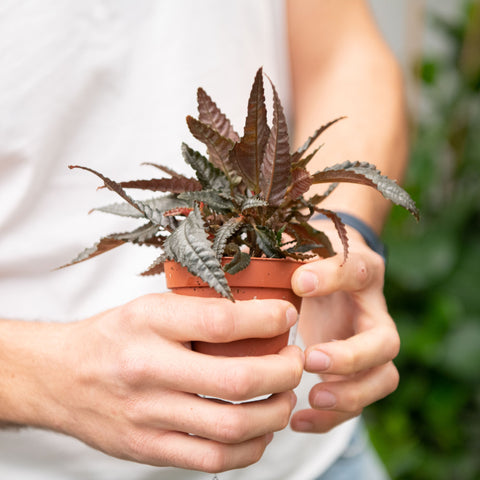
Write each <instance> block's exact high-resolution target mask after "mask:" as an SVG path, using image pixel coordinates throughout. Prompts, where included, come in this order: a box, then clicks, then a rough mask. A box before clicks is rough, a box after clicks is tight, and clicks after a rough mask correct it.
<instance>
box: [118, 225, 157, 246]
mask: <svg viewBox="0 0 480 480" xmlns="http://www.w3.org/2000/svg"><path fill="white" fill-rule="evenodd" d="M158 231H159V226H158V225H155V224H153V223H150V222H149V223H147V224H145V225H142V226H140V227H138V228H136V229H135V230H133V231H131V232H124V233H113V234H112V235H110V237H111V238H112V239H117V240H122V241H123V242H130V243H137V244H146V243H148V244H152V243H155V244H157V243H159V242H157V241H155V242H151V241H150V240H151V239H156V234H157V232H158ZM158 240H160V239H158ZM160 243H163V241H162V242H160Z"/></svg>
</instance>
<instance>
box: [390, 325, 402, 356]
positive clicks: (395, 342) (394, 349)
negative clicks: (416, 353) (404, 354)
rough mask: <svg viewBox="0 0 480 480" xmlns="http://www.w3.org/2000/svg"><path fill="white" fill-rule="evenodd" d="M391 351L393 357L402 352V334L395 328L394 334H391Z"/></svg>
mask: <svg viewBox="0 0 480 480" xmlns="http://www.w3.org/2000/svg"><path fill="white" fill-rule="evenodd" d="M390 342H391V345H390V351H391V354H392V358H396V357H397V355H398V354H399V353H400V344H401V340H400V335H399V333H398V330H397V329H396V328H395V330H394V333H393V335H391V336H390Z"/></svg>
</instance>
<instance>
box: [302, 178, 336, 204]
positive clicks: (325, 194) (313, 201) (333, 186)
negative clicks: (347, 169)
mask: <svg viewBox="0 0 480 480" xmlns="http://www.w3.org/2000/svg"><path fill="white" fill-rule="evenodd" d="M337 187H338V183H332V184H331V185H329V186H328V188H327V189H326V190H325V192H323V193H322V194H321V195H318V194H315V195H314V196H313V197H311V198H309V199H308V203H309V204H310V205H314V206H315V205H318V204H319V203H321V202H323V201H324V200H325V199H326V198H327V197H328V196H329V195H330V194H331V193H332V192H333V191H334V190H335V189H336V188H337Z"/></svg>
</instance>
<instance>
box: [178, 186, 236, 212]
mask: <svg viewBox="0 0 480 480" xmlns="http://www.w3.org/2000/svg"><path fill="white" fill-rule="evenodd" d="M178 198H180V199H181V200H186V201H187V202H190V203H191V202H203V203H204V204H205V205H207V206H208V207H209V208H211V209H212V210H213V211H215V212H218V213H226V212H231V211H232V210H234V208H235V206H234V205H233V203H232V201H231V200H229V199H228V198H225V197H224V196H222V195H220V194H219V193H218V192H216V191H214V190H201V191H200V192H184V193H181V194H180V195H179V196H178Z"/></svg>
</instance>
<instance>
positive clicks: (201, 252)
mask: <svg viewBox="0 0 480 480" xmlns="http://www.w3.org/2000/svg"><path fill="white" fill-rule="evenodd" d="M164 252H165V256H166V258H167V259H169V260H175V261H176V262H178V263H180V264H181V265H183V266H184V267H186V268H187V269H188V271H189V272H190V273H191V274H192V275H195V276H197V277H199V278H201V279H202V280H203V281H204V282H206V283H207V284H208V285H209V286H210V287H211V288H213V289H214V290H215V291H217V292H218V293H219V294H220V295H222V296H224V297H226V298H229V299H230V300H233V296H232V292H231V290H230V287H229V286H228V283H227V280H226V278H225V274H224V273H223V270H222V266H221V265H220V262H219V261H218V259H217V257H216V255H215V252H214V251H213V249H212V244H211V242H210V241H209V240H208V238H207V234H206V233H205V230H204V226H203V219H202V216H201V214H200V210H199V208H198V206H197V205H195V208H194V210H193V212H192V213H190V215H189V216H188V217H187V218H186V219H185V220H184V221H183V222H182V223H181V224H180V225H179V226H178V228H177V229H176V230H175V231H174V232H173V233H172V234H171V235H170V236H169V237H168V238H167V239H166V240H165V243H164Z"/></svg>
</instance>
